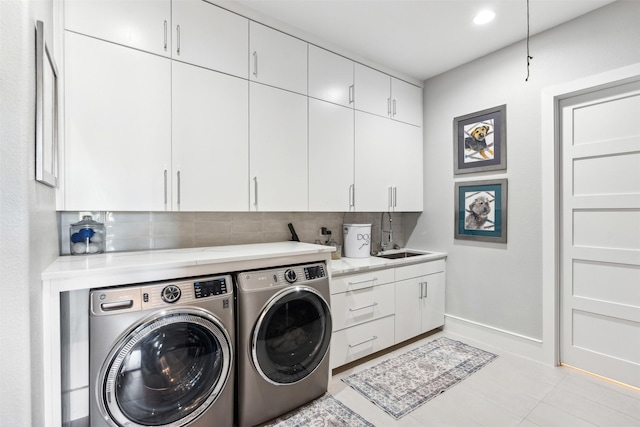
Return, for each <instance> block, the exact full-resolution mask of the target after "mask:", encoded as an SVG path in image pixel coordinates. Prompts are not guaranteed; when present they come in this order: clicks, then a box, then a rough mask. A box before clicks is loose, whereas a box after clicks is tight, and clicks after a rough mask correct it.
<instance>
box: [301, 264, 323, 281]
mask: <svg viewBox="0 0 640 427" xmlns="http://www.w3.org/2000/svg"><path fill="white" fill-rule="evenodd" d="M304 276H305V278H306V279H307V280H313V279H317V278H320V277H324V268H322V266H321V265H314V266H313V267H305V268H304Z"/></svg>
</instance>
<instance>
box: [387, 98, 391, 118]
mask: <svg viewBox="0 0 640 427" xmlns="http://www.w3.org/2000/svg"><path fill="white" fill-rule="evenodd" d="M387 116H391V98H387Z"/></svg>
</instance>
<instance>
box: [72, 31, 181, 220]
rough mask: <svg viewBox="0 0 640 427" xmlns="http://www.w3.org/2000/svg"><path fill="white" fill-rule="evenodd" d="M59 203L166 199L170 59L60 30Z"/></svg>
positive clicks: (149, 203) (139, 204)
mask: <svg viewBox="0 0 640 427" xmlns="http://www.w3.org/2000/svg"><path fill="white" fill-rule="evenodd" d="M64 144H65V150H64V153H65V159H64V185H65V193H64V194H65V205H64V208H63V209H65V210H78V211H83V210H97V211H103V210H109V211H162V210H165V209H169V208H170V206H171V200H170V197H171V195H170V194H169V191H170V189H169V188H168V185H169V181H168V180H169V179H170V176H171V60H170V59H168V58H163V57H161V56H157V55H152V54H149V53H145V52H142V51H139V50H135V49H130V48H126V47H122V46H118V45H116V44H113V43H108V42H104V41H101V40H98V39H94V38H91V37H86V36H83V35H79V34H75V33H72V32H69V31H66V32H65V140H64Z"/></svg>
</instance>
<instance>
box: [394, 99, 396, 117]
mask: <svg viewBox="0 0 640 427" xmlns="http://www.w3.org/2000/svg"><path fill="white" fill-rule="evenodd" d="M395 115H396V100H395V99H394V100H393V116H394V117H395Z"/></svg>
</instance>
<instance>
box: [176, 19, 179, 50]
mask: <svg viewBox="0 0 640 427" xmlns="http://www.w3.org/2000/svg"><path fill="white" fill-rule="evenodd" d="M176 41H177V43H178V46H177V49H176V53H177V54H178V55H180V25H178V26H176Z"/></svg>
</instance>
